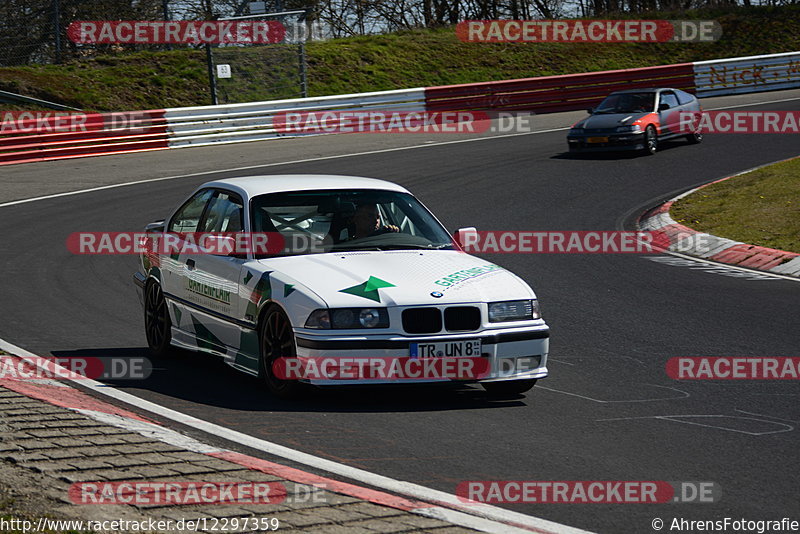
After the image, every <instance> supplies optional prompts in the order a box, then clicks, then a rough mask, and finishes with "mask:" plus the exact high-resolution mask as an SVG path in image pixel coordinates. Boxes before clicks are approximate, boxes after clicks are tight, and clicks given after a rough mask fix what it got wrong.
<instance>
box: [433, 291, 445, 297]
mask: <svg viewBox="0 0 800 534" xmlns="http://www.w3.org/2000/svg"><path fill="white" fill-rule="evenodd" d="M431 296H432V297H433V298H435V299H438V298H441V297H443V296H444V293H440V292H439V291H432V292H431Z"/></svg>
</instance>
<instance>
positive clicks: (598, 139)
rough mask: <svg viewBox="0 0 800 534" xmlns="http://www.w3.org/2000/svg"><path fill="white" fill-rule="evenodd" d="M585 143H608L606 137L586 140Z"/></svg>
mask: <svg viewBox="0 0 800 534" xmlns="http://www.w3.org/2000/svg"><path fill="white" fill-rule="evenodd" d="M586 142H587V143H608V137H590V138H588V139H587V140H586Z"/></svg>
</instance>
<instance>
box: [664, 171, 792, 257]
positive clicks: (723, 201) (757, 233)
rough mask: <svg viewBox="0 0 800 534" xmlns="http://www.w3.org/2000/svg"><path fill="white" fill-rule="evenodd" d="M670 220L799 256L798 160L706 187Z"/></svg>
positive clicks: (682, 203)
mask: <svg viewBox="0 0 800 534" xmlns="http://www.w3.org/2000/svg"><path fill="white" fill-rule="evenodd" d="M670 215H671V216H672V218H673V219H675V220H676V221H677V222H679V223H681V224H683V225H686V226H688V227H690V228H693V229H695V230H697V231H700V232H707V233H709V234H712V235H715V236H719V237H727V238H728V239H733V240H735V241H742V242H743V243H749V244H752V245H761V246H763V247H769V248H776V249H780V250H786V251H789V252H797V253H800V158H796V159H792V160H789V161H784V162H781V163H776V164H774V165H770V166H768V167H764V168H761V169H758V170H756V171H753V172H749V173H747V174H743V175H741V176H736V177H735V178H730V179H728V180H725V181H723V182H718V183H715V184H711V185H709V186H707V187H704V188H702V189H700V190H698V191H695V192H694V193H692V194H691V195H689V196H687V197H685V198H683V199H681V200H679V201H678V202H676V203H675V204H673V206H672V208H671V209H670Z"/></svg>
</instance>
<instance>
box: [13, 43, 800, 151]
mask: <svg viewBox="0 0 800 534" xmlns="http://www.w3.org/2000/svg"><path fill="white" fill-rule="evenodd" d="M646 87H675V88H678V89H684V90H686V91H689V92H693V93H696V94H697V95H698V96H700V97H705V96H719V95H728V94H737V93H750V92H758V91H771V90H777V89H790V88H797V87H800V52H787V53H784V54H772V55H764V56H752V57H741V58H730V59H718V60H713V61H700V62H695V63H681V64H677V65H662V66H658V67H645V68H640V69H624V70H613V71H605V72H590V73H583V74H568V75H566V76H543V77H538V78H526V79H521V80H506V81H499V82H487V83H471V84H463V85H448V86H442V87H428V88H416V89H403V90H398V91H379V92H373V93H358V94H352V95H335V96H325V97H319V98H298V99H289V100H273V101H269V102H253V103H247V104H232V105H227V106H201V107H191V108H172V109H167V110H151V111H148V112H145V113H147V114H148V116H149V117H150V118H151V121H150V122H149V125H148V127H147V128H141V127H139V128H136V129H130V128H121V129H113V130H106V129H102V128H101V129H95V130H89V131H86V132H70V133H47V134H38V135H33V134H7V133H5V132H0V165H5V164H10V163H24V162H30V161H42V160H50V159H61V158H76V157H86V156H98V155H104V154H118V153H125V152H136V151H142V150H157V149H165V148H181V147H196V146H208V145H215V144H225V143H242V142H247V141H260V140H265V139H275V138H278V137H297V136H302V135H317V134H316V133H311V134H308V133H285V132H283V131H281V130H280V129H276V128H275V125H274V124H273V119H274V117H275V116H276V115H277V114H278V113H285V112H311V111H345V110H353V111H354V110H380V111H384V110H398V111H407V112H413V111H418V112H421V111H429V112H433V111H461V110H463V111H534V112H536V113H554V112H559V111H571V110H577V109H584V108H587V107H591V106H595V105H597V104H598V103H599V101H600V100H601V99H602V98H603V97H605V96H606V95H607V94H608V93H610V92H612V91H615V90H619V89H635V88H646ZM126 113H130V114H131V115H134V114H135V113H137V112H126ZM138 113H142V112H138Z"/></svg>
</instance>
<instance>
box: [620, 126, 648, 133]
mask: <svg viewBox="0 0 800 534" xmlns="http://www.w3.org/2000/svg"><path fill="white" fill-rule="evenodd" d="M617 131H618V132H626V133H641V131H642V127H641V126H640V125H638V124H631V125H630V126H618V127H617Z"/></svg>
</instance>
